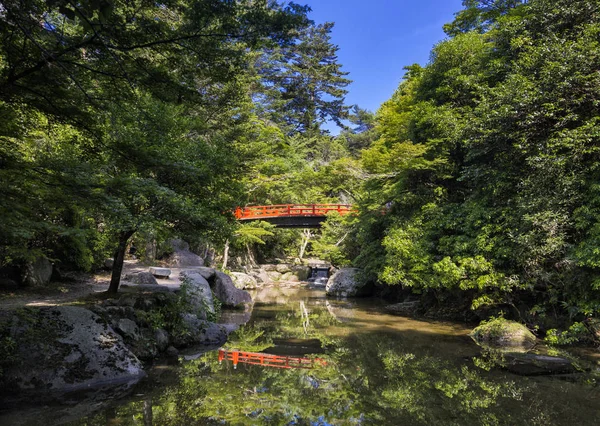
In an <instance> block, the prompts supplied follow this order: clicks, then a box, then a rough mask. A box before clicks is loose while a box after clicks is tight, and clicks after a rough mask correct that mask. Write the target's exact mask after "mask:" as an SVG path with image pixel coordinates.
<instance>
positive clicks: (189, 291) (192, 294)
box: [179, 270, 215, 320]
mask: <svg viewBox="0 0 600 426" xmlns="http://www.w3.org/2000/svg"><path fill="white" fill-rule="evenodd" d="M179 277H180V278H181V281H182V283H184V284H185V287H184V288H185V292H186V294H185V295H186V300H187V301H188V302H189V303H190V305H191V308H192V310H193V312H194V313H195V314H196V315H197V316H198V317H199V318H201V319H204V320H205V319H207V318H208V316H207V315H208V313H211V314H214V312H215V305H214V300H213V294H212V290H211V288H210V284H209V283H208V281H207V280H206V279H205V278H204V277H203V276H202V274H201V273H200V272H198V271H195V270H188V271H182V272H181V273H180V274H179Z"/></svg>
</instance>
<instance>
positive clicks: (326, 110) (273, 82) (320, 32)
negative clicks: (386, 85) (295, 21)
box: [256, 22, 350, 136]
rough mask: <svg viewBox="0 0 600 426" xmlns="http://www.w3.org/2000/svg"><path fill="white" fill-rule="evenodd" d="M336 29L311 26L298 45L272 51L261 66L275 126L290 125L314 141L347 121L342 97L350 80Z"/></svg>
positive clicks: (267, 105)
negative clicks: (324, 129)
mask: <svg viewBox="0 0 600 426" xmlns="http://www.w3.org/2000/svg"><path fill="white" fill-rule="evenodd" d="M332 29H333V23H330V22H328V23H325V24H322V25H316V26H309V27H307V28H306V29H304V30H301V31H300V32H299V34H298V35H297V42H296V43H295V44H293V45H291V46H283V47H279V48H276V49H273V50H268V51H266V52H265V54H264V55H262V56H261V57H260V58H259V61H258V62H257V65H256V71H257V73H258V75H259V77H260V79H261V81H262V84H263V87H262V88H261V89H260V92H262V93H263V94H264V97H263V99H262V101H263V108H264V109H266V111H267V112H270V113H271V116H272V117H274V121H275V122H283V123H285V124H286V125H288V126H289V132H290V133H296V132H300V133H307V134H310V135H313V136H314V135H316V134H318V133H319V131H320V126H321V125H322V124H323V123H324V122H326V121H328V120H331V121H333V122H335V123H337V124H338V125H340V126H342V123H341V121H342V120H343V119H345V118H346V117H347V114H348V107H347V106H345V105H344V96H345V95H346V93H347V91H346V89H345V87H346V86H348V84H350V80H348V79H347V78H345V76H346V75H348V73H347V72H343V71H342V69H341V65H340V64H339V63H338V62H337V55H336V53H337V50H338V47H337V46H335V45H332V44H331V41H330V35H329V34H330V33H331V30H332Z"/></svg>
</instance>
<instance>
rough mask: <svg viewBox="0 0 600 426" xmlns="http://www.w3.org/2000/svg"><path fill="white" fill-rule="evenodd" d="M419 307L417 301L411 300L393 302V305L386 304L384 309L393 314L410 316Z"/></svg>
mask: <svg viewBox="0 0 600 426" xmlns="http://www.w3.org/2000/svg"><path fill="white" fill-rule="evenodd" d="M418 308H419V302H418V301H413V302H402V303H395V304H393V305H387V306H386V307H385V308H384V309H385V310H386V311H387V312H388V313H390V314H393V315H400V316H405V317H408V316H411V315H414V314H415V311H416V310H417V309H418Z"/></svg>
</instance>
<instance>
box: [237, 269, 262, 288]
mask: <svg viewBox="0 0 600 426" xmlns="http://www.w3.org/2000/svg"><path fill="white" fill-rule="evenodd" d="M231 280H232V281H233V284H234V285H235V286H236V287H237V288H239V289H240V290H252V289H255V288H256V287H257V286H258V284H257V282H256V278H254V277H252V276H250V275H248V274H243V273H241V272H232V273H231Z"/></svg>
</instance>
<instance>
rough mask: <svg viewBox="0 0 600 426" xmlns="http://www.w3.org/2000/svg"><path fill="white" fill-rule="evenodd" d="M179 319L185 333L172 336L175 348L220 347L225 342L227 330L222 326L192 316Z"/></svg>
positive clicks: (186, 315)
mask: <svg viewBox="0 0 600 426" xmlns="http://www.w3.org/2000/svg"><path fill="white" fill-rule="evenodd" d="M181 318H182V320H183V324H184V327H185V329H186V332H185V333H179V334H175V335H174V336H173V345H174V346H175V347H178V348H181V347H185V346H190V345H222V344H223V343H225V342H226V341H227V330H226V329H225V327H223V326H222V325H219V324H215V323H212V322H208V321H205V320H202V319H199V318H198V317H197V316H196V315H193V314H184V315H182V317H181Z"/></svg>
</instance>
